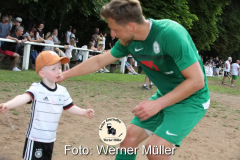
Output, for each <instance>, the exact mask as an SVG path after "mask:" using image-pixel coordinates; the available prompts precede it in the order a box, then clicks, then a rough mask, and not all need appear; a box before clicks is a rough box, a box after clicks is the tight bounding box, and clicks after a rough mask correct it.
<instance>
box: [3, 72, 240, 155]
mask: <svg viewBox="0 0 240 160" xmlns="http://www.w3.org/2000/svg"><path fill="white" fill-rule="evenodd" d="M144 78H145V75H144V74H141V75H139V76H134V75H127V74H124V75H122V74H112V73H104V74H101V73H92V74H89V75H85V76H81V77H74V78H70V79H69V80H67V81H65V82H63V83H61V85H63V86H65V87H66V88H67V89H68V91H69V93H70V95H71V96H72V99H73V100H74V102H75V104H77V105H78V106H80V107H82V108H93V109H94V110H95V112H96V116H95V117H94V119H93V120H91V121H89V120H87V119H85V118H81V117H76V116H72V115H70V114H68V113H66V112H64V113H63V116H62V118H61V121H60V123H59V128H58V133H57V141H56V143H55V147H54V154H53V159H54V160H65V159H71V160H72V159H73V160H74V159H79V157H78V156H71V155H68V156H66V155H64V154H63V153H64V152H63V149H64V144H72V145H79V144H81V145H83V146H84V145H86V146H89V145H90V146H95V145H102V144H103V142H101V140H100V139H99V136H98V127H99V124H100V123H101V122H102V121H103V120H104V119H105V118H108V117H118V118H120V119H121V120H122V121H123V122H125V124H126V126H128V125H129V122H130V121H131V119H132V117H133V115H132V113H131V110H132V108H133V107H134V106H135V105H137V104H138V103H139V102H141V101H143V100H145V99H148V98H149V97H150V96H151V95H152V94H154V93H155V92H156V87H154V88H153V89H151V90H149V91H143V90H142V89H141V86H142V84H143V82H144ZM40 80H41V79H40V78H39V76H38V75H37V74H36V72H34V71H32V70H30V71H23V72H12V71H8V70H0V82H1V83H0V95H1V96H0V103H2V102H5V101H7V100H10V99H11V98H13V97H15V96H16V95H18V94H22V93H24V92H25V91H26V89H28V88H29V86H30V85H31V84H32V83H33V82H39V81H40ZM208 84H209V90H210V93H211V107H210V109H209V111H208V112H207V113H206V115H205V117H204V118H203V120H202V121H201V122H200V123H199V124H198V125H197V126H196V127H195V128H194V130H193V131H192V132H191V133H190V134H189V136H187V137H186V138H185V139H184V141H183V144H182V146H181V147H180V148H179V149H178V150H177V153H176V156H175V159H180V160H192V159H198V160H208V159H211V160H219V159H226V160H228V159H232V160H239V159H240V153H239V152H238V151H239V150H240V134H239V130H240V108H239V95H240V80H237V81H236V83H235V87H230V82H228V81H227V85H222V84H221V78H220V79H218V78H212V77H208ZM29 108H30V105H24V106H23V107H19V108H16V109H14V110H12V111H10V112H8V113H7V116H8V117H9V120H10V121H9V122H8V121H7V120H6V116H4V115H1V114H0V124H1V126H0V130H1V136H0V137H1V138H0V144H4V145H3V149H2V150H0V159H1V160H16V159H20V157H21V154H22V148H23V143H24V140H25V139H24V134H25V131H26V128H27V125H28V123H29V116H30V110H29ZM10 125H13V126H14V127H15V130H14V131H12V130H11V127H10ZM79 125H80V126H79ZM78 126H79V127H78ZM89 139H90V140H91V141H89ZM16 147H17V148H20V149H19V150H16ZM13 150H14V151H15V152H14V153H13V152H12V151H13ZM80 159H81V160H82V159H83V160H85V159H86V160H88V159H89V160H95V159H98V160H110V159H114V157H112V156H103V155H101V156H99V155H97V153H96V151H93V155H92V156H84V157H81V158H80ZM137 159H139V160H145V159H146V156H143V155H138V158H137Z"/></svg>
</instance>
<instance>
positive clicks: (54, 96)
mask: <svg viewBox="0 0 240 160" xmlns="http://www.w3.org/2000/svg"><path fill="white" fill-rule="evenodd" d="M26 93H28V94H29V95H30V96H31V97H32V106H31V118H30V123H29V126H28V129H27V132H26V137H27V138H29V139H31V140H33V141H38V142H45V143H49V142H54V141H55V140H56V132H57V127H58V122H59V120H60V117H61V115H62V111H63V109H65V110H66V109H69V108H71V107H72V106H73V105H74V104H73V102H72V99H71V97H70V95H69V93H68V91H67V90H66V88H65V87H63V86H60V85H58V84H56V87H55V89H51V88H49V87H47V86H46V85H45V84H44V83H43V82H40V83H33V84H32V86H31V87H30V88H29V89H28V90H27V91H26Z"/></svg>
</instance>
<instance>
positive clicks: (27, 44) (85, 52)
mask: <svg viewBox="0 0 240 160" xmlns="http://www.w3.org/2000/svg"><path fill="white" fill-rule="evenodd" d="M0 41H4V42H12V43H16V41H15V40H11V39H6V38H0ZM19 42H20V43H21V41H19ZM23 44H24V52H23V63H22V70H28V68H29V57H30V49H31V45H37V46H49V47H57V48H64V45H53V44H46V43H37V42H29V41H25V42H24V43H23ZM73 49H75V50H81V51H82V55H83V61H86V60H87V59H88V55H89V52H98V53H103V52H100V51H93V50H89V49H83V48H78V47H73ZM125 61H126V59H125V57H123V58H122V63H121V68H120V73H122V74H124V72H125Z"/></svg>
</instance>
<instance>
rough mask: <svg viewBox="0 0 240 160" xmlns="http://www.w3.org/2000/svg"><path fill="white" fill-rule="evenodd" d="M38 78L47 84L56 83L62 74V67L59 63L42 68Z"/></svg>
mask: <svg viewBox="0 0 240 160" xmlns="http://www.w3.org/2000/svg"><path fill="white" fill-rule="evenodd" d="M41 72H42V73H41V74H40V76H41V77H42V78H45V79H46V80H48V81H49V82H52V83H55V82H56V81H59V80H60V74H61V73H62V65H61V63H60V62H58V63H56V64H53V65H50V66H44V67H43V68H42V69H41Z"/></svg>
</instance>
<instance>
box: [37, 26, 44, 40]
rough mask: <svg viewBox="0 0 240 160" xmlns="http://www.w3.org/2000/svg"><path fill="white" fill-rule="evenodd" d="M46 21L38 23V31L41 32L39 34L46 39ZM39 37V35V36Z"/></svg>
mask: <svg viewBox="0 0 240 160" xmlns="http://www.w3.org/2000/svg"><path fill="white" fill-rule="evenodd" d="M43 29H44V23H43V22H41V23H40V24H39V25H38V28H37V32H38V34H39V36H40V37H41V38H42V39H44V30H43ZM37 38H38V37H37Z"/></svg>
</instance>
